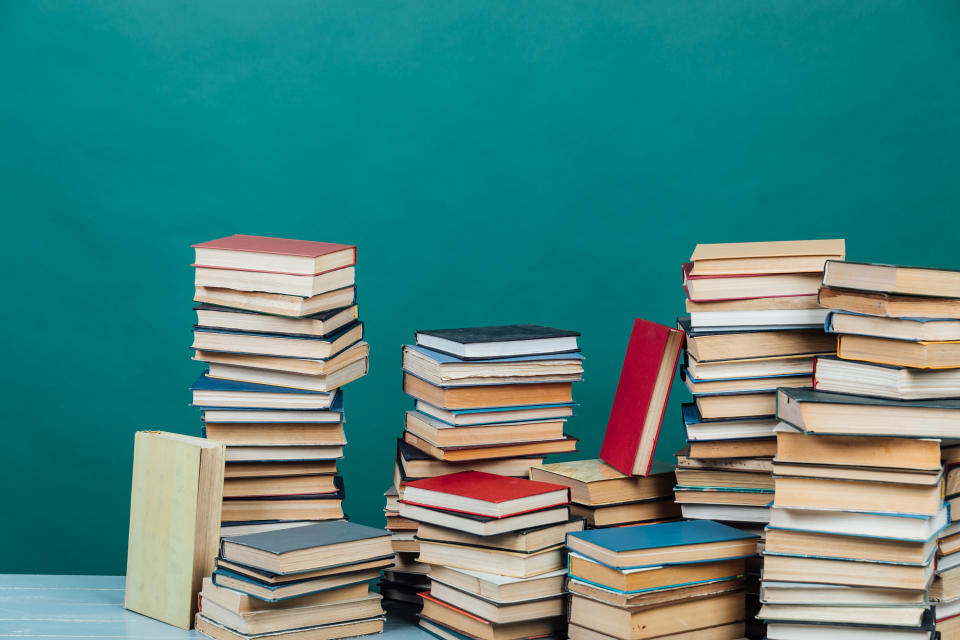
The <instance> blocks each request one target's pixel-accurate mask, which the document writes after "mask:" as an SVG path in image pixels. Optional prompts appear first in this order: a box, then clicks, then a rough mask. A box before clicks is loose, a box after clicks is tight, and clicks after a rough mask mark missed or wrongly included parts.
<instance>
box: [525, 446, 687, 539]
mask: <svg viewBox="0 0 960 640" xmlns="http://www.w3.org/2000/svg"><path fill="white" fill-rule="evenodd" d="M673 473H674V465H672V464H668V463H665V462H660V461H655V462H654V463H653V465H652V466H651V469H650V474H649V475H648V476H629V475H626V474H624V473H621V472H620V471H617V470H616V469H615V468H613V467H611V466H610V465H609V464H607V463H606V462H604V461H603V460H572V461H570V462H553V463H550V464H544V465H542V466H539V467H533V468H531V469H530V479H531V480H538V481H541V482H551V483H553V484H560V485H563V486H565V487H569V488H570V513H571V515H573V516H574V517H580V518H584V519H585V520H586V523H587V527H588V528H591V529H599V528H603V527H619V526H622V525H626V524H651V523H654V522H665V521H669V520H676V519H678V518H679V516H680V507H679V506H678V505H677V504H676V503H675V502H674V500H673V486H674V484H675V482H674V475H673Z"/></svg>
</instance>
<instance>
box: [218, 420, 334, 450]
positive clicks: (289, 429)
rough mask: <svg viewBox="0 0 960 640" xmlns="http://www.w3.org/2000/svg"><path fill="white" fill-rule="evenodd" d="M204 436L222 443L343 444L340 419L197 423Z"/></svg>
mask: <svg viewBox="0 0 960 640" xmlns="http://www.w3.org/2000/svg"><path fill="white" fill-rule="evenodd" d="M201 429H202V432H203V434H204V437H206V438H210V439H211V440H217V441H218V442H222V443H224V444H226V445H268V444H279V445H299V444H307V445H309V444H315V445H340V446H342V445H345V444H346V443H347V439H346V436H345V435H344V432H343V423H341V422H330V423H310V422H306V423H283V422H279V423H270V422H267V423H248V422H239V423H234V422H210V423H206V422H205V423H204V424H203V425H202V426H201Z"/></svg>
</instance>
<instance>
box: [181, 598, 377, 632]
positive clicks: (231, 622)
mask: <svg viewBox="0 0 960 640" xmlns="http://www.w3.org/2000/svg"><path fill="white" fill-rule="evenodd" d="M200 612H201V613H202V614H203V617H204V618H207V619H208V620H211V621H213V622H216V623H218V624H220V625H222V626H224V627H226V628H227V629H231V630H234V631H238V632H240V633H246V634H265V633H275V632H279V631H286V630H288V629H301V628H303V627H312V626H318V625H326V624H335V623H338V622H350V621H353V620H360V619H364V618H372V617H376V616H381V615H383V609H382V608H381V607H380V594H377V593H368V594H367V595H365V596H364V597H362V598H357V599H354V600H347V601H341V602H324V603H321V604H314V605H310V606H304V607H293V608H281V609H278V608H271V609H266V610H262V611H248V612H245V613H234V612H233V611H230V610H229V609H227V608H226V607H223V606H221V605H220V604H219V603H217V602H215V601H213V600H204V601H203V602H202V604H201V609H200Z"/></svg>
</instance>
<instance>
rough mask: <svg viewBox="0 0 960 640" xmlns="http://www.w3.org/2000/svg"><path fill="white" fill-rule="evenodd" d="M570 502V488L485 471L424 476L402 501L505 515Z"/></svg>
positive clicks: (490, 515) (451, 509)
mask: <svg viewBox="0 0 960 640" xmlns="http://www.w3.org/2000/svg"><path fill="white" fill-rule="evenodd" d="M568 502H570V490H569V489H568V488H567V487H564V486H561V485H556V484H550V483H547V482H536V481H533V480H525V479H522V478H512V477H507V476H498V475H495V474H492V473H484V472H482V471H462V472H460V473H452V474H449V475H445V476H437V477H434V478H425V479H423V480H417V481H415V482H411V483H410V484H408V485H407V486H406V488H405V489H404V493H403V499H402V500H401V503H407V504H411V505H416V506H420V507H428V508H432V509H442V510H445V511H456V512H458V513H466V514H469V515H477V516H487V517H493V518H505V517H508V516H513V515H519V514H522V513H530V512H531V511H539V510H541V509H548V508H551V507H558V506H561V505H565V504H567V503H568Z"/></svg>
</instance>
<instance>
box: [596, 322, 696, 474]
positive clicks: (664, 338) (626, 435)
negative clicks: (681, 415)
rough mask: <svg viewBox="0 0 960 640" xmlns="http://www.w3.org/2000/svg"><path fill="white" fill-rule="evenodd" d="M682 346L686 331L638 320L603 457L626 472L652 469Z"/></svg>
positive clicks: (610, 421) (609, 422)
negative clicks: (683, 334) (651, 465)
mask: <svg viewBox="0 0 960 640" xmlns="http://www.w3.org/2000/svg"><path fill="white" fill-rule="evenodd" d="M671 336H673V337H674V340H672V346H671ZM682 346H683V339H682V335H681V334H680V332H679V331H677V330H676V329H671V328H670V327H667V326H664V325H662V324H657V323H655V322H649V321H647V320H642V319H640V318H637V319H636V320H634V323H633V331H632V333H631V334H630V342H629V343H628V344H627V353H626V357H625V358H624V361H623V368H622V369H621V372H620V381H619V383H618V384H617V392H616V395H615V396H614V399H613V408H612V409H611V411H610V419H609V420H608V421H607V431H606V433H605V434H604V437H603V446H602V447H601V449H600V459H601V460H603V461H604V462H606V463H607V464H609V465H611V466H613V467H614V468H616V469H618V470H619V471H621V472H622V473H626V474H628V475H644V476H645V475H648V474H649V473H650V464H651V462H652V460H653V454H654V450H655V449H656V442H657V437H658V436H659V433H660V425H661V424H662V422H663V412H664V409H665V407H666V404H667V398H668V397H669V394H670V388H671V387H672V385H673V378H674V375H675V373H676V369H677V362H678V360H679V357H680V348H681V347H682ZM668 349H669V351H670V352H669V353H668ZM671 363H672V366H671ZM658 387H659V388H658ZM658 391H659V393H658ZM641 448H643V449H644V451H642V452H641Z"/></svg>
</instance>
